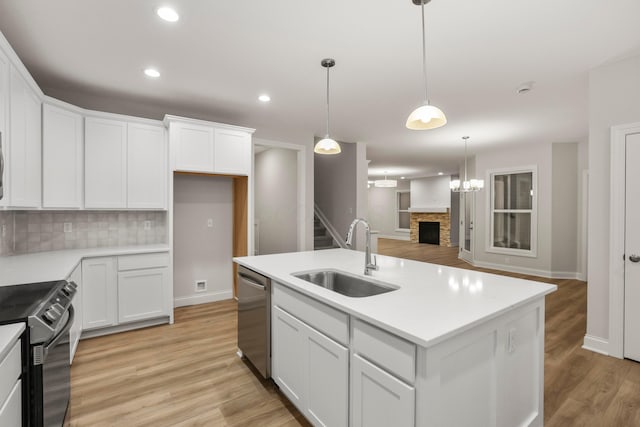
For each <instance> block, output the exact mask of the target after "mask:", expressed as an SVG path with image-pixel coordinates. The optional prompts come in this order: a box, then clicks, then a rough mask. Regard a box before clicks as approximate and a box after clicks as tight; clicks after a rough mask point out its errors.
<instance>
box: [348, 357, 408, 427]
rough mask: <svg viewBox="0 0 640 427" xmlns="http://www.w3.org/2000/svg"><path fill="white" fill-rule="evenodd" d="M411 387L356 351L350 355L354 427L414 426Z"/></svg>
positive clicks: (352, 419)
mask: <svg viewBox="0 0 640 427" xmlns="http://www.w3.org/2000/svg"><path fill="white" fill-rule="evenodd" d="M414 420H415V389H414V388H413V387H411V386H409V385H407V384H405V383H404V382H402V381H400V380H399V379H397V378H396V377H394V376H392V375H389V374H388V373H387V372H385V371H383V370H382V369H380V368H378V367H377V366H375V365H373V364H371V363H369V362H368V361H366V360H364V359H363V358H361V357H360V356H358V355H357V354H354V355H353V356H352V357H351V421H352V425H353V426H354V427H378V426H379V427H387V426H397V427H403V426H407V427H409V426H411V427H413V426H414V423H415V421H414Z"/></svg>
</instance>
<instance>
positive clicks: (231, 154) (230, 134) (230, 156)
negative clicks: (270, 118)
mask: <svg viewBox="0 0 640 427" xmlns="http://www.w3.org/2000/svg"><path fill="white" fill-rule="evenodd" d="M213 160H214V171H215V172H217V173H224V174H237V175H247V174H249V170H250V169H251V134H249V133H247V132H241V131H237V130H231V129H216V130H215V144H214V154H213Z"/></svg>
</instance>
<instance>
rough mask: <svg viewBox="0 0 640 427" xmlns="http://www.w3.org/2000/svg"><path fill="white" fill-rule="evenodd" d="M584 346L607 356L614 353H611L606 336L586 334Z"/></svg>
mask: <svg viewBox="0 0 640 427" xmlns="http://www.w3.org/2000/svg"><path fill="white" fill-rule="evenodd" d="M582 348H584V349H585V350H589V351H593V352H595V353H600V354H604V355H605V356H613V354H610V353H609V348H610V343H609V342H608V341H607V340H605V339H604V338H600V337H594V336H593V335H589V334H587V335H585V336H584V342H583V344H582Z"/></svg>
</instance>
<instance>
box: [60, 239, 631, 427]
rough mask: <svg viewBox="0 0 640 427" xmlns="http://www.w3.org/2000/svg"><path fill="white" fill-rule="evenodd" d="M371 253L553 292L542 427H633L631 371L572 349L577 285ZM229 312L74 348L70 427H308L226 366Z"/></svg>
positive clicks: (205, 311)
mask: <svg viewBox="0 0 640 427" xmlns="http://www.w3.org/2000/svg"><path fill="white" fill-rule="evenodd" d="M378 252H379V253H381V254H385V255H392V256H397V257H401V258H406V259H414V260H418V261H426V262H433V263H437V264H442V265H449V266H454V267H460V268H468V269H474V270H480V271H485V272H489V273H496V274H503V275H507V276H512V277H520V278H529V279H534V280H540V281H544V282H548V283H555V284H556V285H558V291H557V292H555V293H553V294H551V295H549V296H547V300H546V337H545V402H544V405H545V416H544V418H545V426H563V427H564V426H594V427H595V426H638V425H640V364H638V363H635V362H632V361H629V360H618V359H614V358H611V357H606V356H602V355H600V354H596V353H593V352H590V351H587V350H583V349H582V348H581V345H582V339H583V337H584V334H585V328H586V289H587V286H586V283H585V282H580V281H577V280H551V279H544V278H537V277H531V276H526V275H522V274H511V273H505V272H500V271H494V270H487V269H476V268H474V267H472V266H471V265H469V264H467V263H466V262H464V261H461V260H459V259H458V258H457V248H445V247H440V246H434V245H425V244H417V243H409V242H406V241H398V240H390V239H379V242H378ZM236 308H237V307H236V302H235V301H233V300H232V301H223V302H218V303H212V304H203V305H198V306H191V307H182V308H178V309H176V310H175V320H176V321H175V324H174V325H162V326H157V327H153V328H147V329H143V330H138V331H131V332H126V333H121V334H116V335H110V336H106V337H100V338H93V339H88V340H83V341H81V342H80V345H79V347H78V352H77V354H76V359H75V361H74V363H73V366H72V369H71V375H72V393H71V404H70V408H69V411H70V412H69V416H68V421H69V423H68V424H70V425H71V426H126V427H133V426H154V427H161V426H253V425H256V426H257V425H260V426H265V427H266V426H308V425H309V424H308V423H307V422H306V420H305V419H304V418H303V417H302V416H301V415H300V413H299V412H298V411H297V410H296V409H295V408H294V407H293V406H292V405H291V404H290V403H289V402H288V400H287V399H286V398H285V397H284V396H283V395H282V394H281V393H280V392H279V391H278V389H277V387H275V386H274V385H273V383H272V382H270V381H263V380H260V379H258V377H257V376H256V375H255V373H254V372H253V371H252V370H251V368H250V367H249V365H247V364H246V363H245V362H243V361H242V360H240V359H238V357H237V356H236V354H235V352H236V326H237V318H236Z"/></svg>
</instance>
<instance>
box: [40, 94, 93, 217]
mask: <svg viewBox="0 0 640 427" xmlns="http://www.w3.org/2000/svg"><path fill="white" fill-rule="evenodd" d="M82 130H83V129H82V115H80V114H78V113H75V112H73V111H70V110H66V109H63V108H60V107H57V106H53V105H50V104H44V105H43V107H42V207H44V208H75V209H79V208H81V207H82V183H83V177H84V175H83V163H84V161H83V140H84V136H83V132H82Z"/></svg>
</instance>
